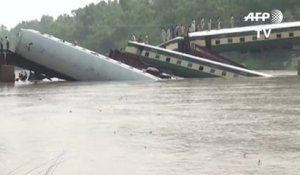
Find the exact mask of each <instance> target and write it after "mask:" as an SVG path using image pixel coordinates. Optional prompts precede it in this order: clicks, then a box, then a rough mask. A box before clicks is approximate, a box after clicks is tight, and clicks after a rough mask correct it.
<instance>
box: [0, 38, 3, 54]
mask: <svg viewBox="0 0 300 175" xmlns="http://www.w3.org/2000/svg"><path fill="white" fill-rule="evenodd" d="M0 54H3V38H1V40H0Z"/></svg>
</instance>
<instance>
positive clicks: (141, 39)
mask: <svg viewBox="0 0 300 175" xmlns="http://www.w3.org/2000/svg"><path fill="white" fill-rule="evenodd" d="M130 41H137V42H139V43H145V44H150V41H149V36H148V35H146V36H145V37H143V36H142V35H140V36H139V37H138V38H136V36H135V35H134V34H132V35H131V37H130Z"/></svg>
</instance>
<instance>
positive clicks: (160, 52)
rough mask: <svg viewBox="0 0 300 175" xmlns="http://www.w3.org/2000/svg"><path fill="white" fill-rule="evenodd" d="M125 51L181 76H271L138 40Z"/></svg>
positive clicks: (130, 43)
mask: <svg viewBox="0 0 300 175" xmlns="http://www.w3.org/2000/svg"><path fill="white" fill-rule="evenodd" d="M125 52H127V53H130V54H134V55H138V56H140V58H141V59H142V60H143V61H145V62H147V63H148V64H150V65H152V66H154V67H156V68H158V69H160V70H163V71H165V72H167V73H170V74H173V75H176V76H181V77H187V78H214V77H223V78H234V77H269V75H266V74H263V73H259V72H255V71H251V70H248V69H244V68H239V67H236V66H231V65H228V64H223V63H220V62H215V61H211V60H208V59H205V58H200V57H195V56H192V55H189V54H184V53H180V52H177V51H172V50H168V49H164V48H160V47H156V46H151V45H147V44H143V43H138V42H131V41H129V42H128V46H127V47H126V49H125Z"/></svg>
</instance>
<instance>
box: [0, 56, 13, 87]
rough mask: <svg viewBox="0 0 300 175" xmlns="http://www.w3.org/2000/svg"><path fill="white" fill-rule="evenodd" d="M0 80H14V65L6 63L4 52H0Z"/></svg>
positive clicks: (7, 81)
mask: <svg viewBox="0 0 300 175" xmlns="http://www.w3.org/2000/svg"><path fill="white" fill-rule="evenodd" d="M0 82H4V83H14V82H15V66H13V65H7V64H6V60H5V55H4V54H0Z"/></svg>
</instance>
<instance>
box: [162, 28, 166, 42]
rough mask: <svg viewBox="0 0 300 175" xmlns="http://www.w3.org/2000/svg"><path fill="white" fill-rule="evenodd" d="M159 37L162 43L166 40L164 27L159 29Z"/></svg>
mask: <svg viewBox="0 0 300 175" xmlns="http://www.w3.org/2000/svg"><path fill="white" fill-rule="evenodd" d="M161 39H162V42H163V43H164V42H166V40H167V32H166V30H165V29H164V28H162V29H161Z"/></svg>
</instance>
